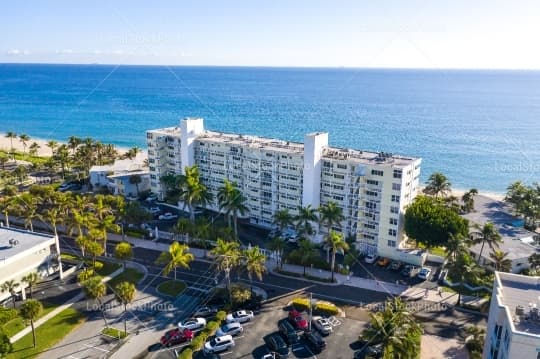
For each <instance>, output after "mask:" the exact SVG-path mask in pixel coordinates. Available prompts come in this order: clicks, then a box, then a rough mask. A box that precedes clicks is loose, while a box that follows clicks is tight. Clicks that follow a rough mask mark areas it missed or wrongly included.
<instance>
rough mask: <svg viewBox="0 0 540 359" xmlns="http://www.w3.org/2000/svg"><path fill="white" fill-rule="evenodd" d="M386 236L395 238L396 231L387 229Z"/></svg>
mask: <svg viewBox="0 0 540 359" xmlns="http://www.w3.org/2000/svg"><path fill="white" fill-rule="evenodd" d="M388 235H389V236H392V237H395V236H397V231H396V230H395V229H389V230H388Z"/></svg>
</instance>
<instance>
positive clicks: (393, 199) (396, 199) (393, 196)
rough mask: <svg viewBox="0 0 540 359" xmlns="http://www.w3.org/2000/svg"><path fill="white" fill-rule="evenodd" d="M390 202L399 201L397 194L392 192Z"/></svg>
mask: <svg viewBox="0 0 540 359" xmlns="http://www.w3.org/2000/svg"><path fill="white" fill-rule="evenodd" d="M392 202H397V203H399V195H395V194H393V195H392Z"/></svg>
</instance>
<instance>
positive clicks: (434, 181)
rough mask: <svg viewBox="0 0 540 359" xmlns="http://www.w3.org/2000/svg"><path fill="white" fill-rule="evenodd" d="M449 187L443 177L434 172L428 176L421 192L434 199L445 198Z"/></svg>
mask: <svg viewBox="0 0 540 359" xmlns="http://www.w3.org/2000/svg"><path fill="white" fill-rule="evenodd" d="M451 185H452V184H451V183H450V181H448V178H446V176H445V175H443V174H442V173H440V172H435V173H433V174H432V175H431V176H429V179H428V181H427V183H426V187H425V188H424V191H423V192H424V193H425V194H429V195H431V196H434V197H439V196H441V197H445V196H446V195H447V194H448V193H449V192H450V190H451Z"/></svg>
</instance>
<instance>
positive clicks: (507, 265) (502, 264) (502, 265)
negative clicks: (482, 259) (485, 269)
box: [489, 249, 512, 273]
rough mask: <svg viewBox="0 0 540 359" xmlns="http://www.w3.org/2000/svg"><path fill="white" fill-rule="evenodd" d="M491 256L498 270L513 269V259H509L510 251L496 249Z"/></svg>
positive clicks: (507, 270)
mask: <svg viewBox="0 0 540 359" xmlns="http://www.w3.org/2000/svg"><path fill="white" fill-rule="evenodd" d="M489 257H490V258H491V260H492V261H493V267H494V268H495V270H496V271H499V272H506V273H509V272H510V271H511V270H512V261H511V260H510V259H508V258H507V257H508V252H503V251H501V250H499V249H494V250H493V251H492V252H491V253H490V254H489Z"/></svg>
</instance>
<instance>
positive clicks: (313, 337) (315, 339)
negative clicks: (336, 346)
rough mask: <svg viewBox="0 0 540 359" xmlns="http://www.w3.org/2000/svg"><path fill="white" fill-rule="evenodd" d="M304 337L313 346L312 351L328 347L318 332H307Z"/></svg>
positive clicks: (318, 351)
mask: <svg viewBox="0 0 540 359" xmlns="http://www.w3.org/2000/svg"><path fill="white" fill-rule="evenodd" d="M304 339H305V340H306V343H307V345H308V346H309V347H310V348H311V351H313V352H315V353H320V352H321V351H323V350H324V348H326V342H325V341H324V339H323V338H322V337H321V335H320V334H319V333H317V332H314V331H310V332H305V333H304Z"/></svg>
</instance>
